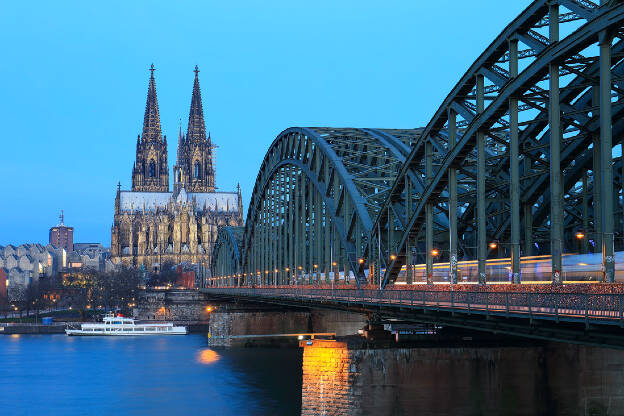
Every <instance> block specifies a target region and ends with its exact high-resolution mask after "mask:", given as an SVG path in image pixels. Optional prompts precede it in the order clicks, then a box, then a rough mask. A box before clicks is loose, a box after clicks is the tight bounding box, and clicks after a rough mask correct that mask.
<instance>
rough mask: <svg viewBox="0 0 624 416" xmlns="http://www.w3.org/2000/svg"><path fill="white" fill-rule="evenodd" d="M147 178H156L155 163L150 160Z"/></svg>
mask: <svg viewBox="0 0 624 416" xmlns="http://www.w3.org/2000/svg"><path fill="white" fill-rule="evenodd" d="M148 176H149V177H150V178H154V177H156V163H154V161H153V160H150V162H149V170H148Z"/></svg>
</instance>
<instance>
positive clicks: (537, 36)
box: [365, 0, 624, 284]
mask: <svg viewBox="0 0 624 416" xmlns="http://www.w3.org/2000/svg"><path fill="white" fill-rule="evenodd" d="M623 23H624V6H622V5H617V4H615V5H614V4H608V5H603V6H600V7H599V6H598V5H596V4H594V3H592V2H590V1H586V0H565V1H564V0H561V1H558V2H556V1H546V0H538V1H534V2H533V3H532V4H531V5H530V6H529V7H528V8H527V9H526V10H525V11H524V12H523V13H522V14H521V15H520V16H519V17H517V18H516V19H515V20H514V21H513V22H512V23H511V24H510V25H509V26H507V28H506V29H505V30H504V31H503V32H502V33H501V34H500V35H499V36H498V37H497V38H496V40H495V41H494V42H493V43H492V44H491V45H490V46H489V47H488V48H487V49H486V50H485V51H484V52H483V53H482V54H481V55H480V57H479V58H478V59H477V61H475V63H474V64H473V65H472V66H471V67H470V68H469V70H468V71H467V72H466V74H465V75H464V76H463V77H462V79H461V80H460V81H459V82H458V84H457V85H456V86H455V87H454V88H453V90H452V91H451V93H450V94H449V95H448V96H447V98H446V99H445V100H444V102H443V103H442V105H441V106H440V107H439V109H438V110H437V112H436V113H435V115H434V117H433V118H432V119H431V121H430V122H429V123H428V125H427V126H426V128H425V129H424V130H423V133H422V135H421V136H420V138H419V140H418V141H417V142H416V143H414V144H413V146H412V150H411V153H410V154H409V156H408V157H407V159H406V162H405V164H404V165H403V167H402V169H401V171H400V173H399V174H398V176H397V180H396V181H395V183H394V185H393V187H392V190H391V191H390V193H389V196H388V198H387V199H386V201H385V203H384V205H383V207H382V208H381V209H380V210H379V215H378V216H377V217H376V220H375V224H374V226H373V227H372V235H371V237H370V238H369V246H368V247H367V248H366V249H365V252H366V253H368V255H369V256H370V257H371V259H369V260H370V261H378V262H381V263H383V262H386V263H387V266H386V268H385V273H384V275H383V277H381V276H380V279H382V280H380V281H382V283H383V284H385V283H388V282H394V281H395V280H396V279H397V277H398V274H399V271H400V270H401V268H402V266H404V265H407V266H408V267H407V270H408V279H409V275H410V270H411V269H410V267H411V266H412V265H413V263H414V262H416V261H418V259H419V257H422V260H424V263H425V264H426V266H425V267H426V276H427V281H428V282H429V283H431V282H432V280H433V261H434V254H433V248H434V246H435V247H436V248H439V249H440V251H441V252H442V256H441V258H442V259H444V260H446V261H447V262H449V264H450V266H449V276H448V279H449V280H451V281H456V279H457V261H458V259H459V254H461V253H460V250H461V251H462V252H463V254H464V255H466V253H467V254H468V255H469V256H472V258H473V259H474V258H475V257H476V259H477V260H478V273H479V282H480V283H485V281H486V279H487V276H486V270H485V265H486V259H487V257H488V256H490V255H491V254H492V253H490V249H489V248H488V243H489V242H490V241H492V240H496V239H505V240H506V241H504V243H505V245H507V247H506V250H505V251H506V252H507V253H509V255H510V257H511V269H512V275H513V280H514V281H515V282H519V280H520V273H519V272H520V266H519V261H520V254H521V246H520V243H521V236H522V234H524V242H525V247H524V251H525V253H524V254H525V255H526V254H530V251H529V253H526V252H527V251H528V250H530V249H531V247H532V245H531V244H532V241H533V236H534V234H536V235H537V236H538V237H539V236H540V235H542V234H543V233H547V234H546V235H545V236H544V235H542V238H544V237H545V238H547V239H548V240H549V241H550V246H551V247H550V249H549V250H548V249H546V250H544V252H546V253H549V254H551V255H552V256H551V257H552V280H553V282H556V283H559V282H561V279H562V277H561V267H562V262H561V257H562V253H563V251H564V248H565V247H568V246H569V243H570V241H569V238H570V235H571V234H572V233H571V231H572V230H574V228H575V227H582V226H583V225H584V226H585V227H588V226H589V224H588V223H587V217H585V222H583V219H582V215H578V214H577V215H576V218H575V216H574V215H573V212H574V211H575V210H576V211H579V212H583V209H582V208H581V207H578V203H579V201H578V198H575V197H574V194H575V191H574V190H575V189H578V183H579V182H581V183H584V184H585V188H584V189H585V191H584V193H587V192H588V184H587V180H585V181H583V180H582V179H581V175H580V173H583V174H584V175H585V176H587V171H588V170H592V171H594V172H596V174H595V175H593V178H597V177H598V176H600V178H599V179H597V180H596V181H594V180H592V182H595V183H596V185H595V186H593V184H592V189H594V199H593V205H594V209H593V210H592V222H595V223H600V233H599V234H600V236H601V240H602V247H601V250H602V252H603V263H604V264H603V268H604V279H605V280H608V281H612V280H613V278H614V261H613V260H614V256H613V253H614V233H615V231H616V230H615V229H614V215H615V210H614V208H613V206H614V202H613V200H614V198H613V191H612V189H613V186H614V182H613V176H614V175H613V158H612V148H613V142H612V134H613V135H615V137H620V136H621V128H622V126H621V124H622V123H621V122H620V121H619V117H620V114H621V112H622V111H623V108H622V102H621V101H620V100H619V98H620V97H621V93H622V89H621V88H620V84H621V80H622V77H621V72H622V58H623V54H622V43H621V42H622V41H621V36H622V34H621V33H620V30H621V28H622V25H623ZM544 31H545V32H546V34H542V33H540V32H544ZM560 33H563V34H565V36H563V37H561V36H560ZM612 97H616V98H617V101H615V102H612V101H613V98H612ZM551 132H557V133H556V134H551ZM551 137H556V138H557V139H556V140H551ZM598 145H600V146H598ZM598 147H600V149H598ZM588 151H591V152H592V154H593V155H592V157H589V156H587V153H588ZM579 158H580V159H579ZM590 162H591V163H590ZM414 178H417V180H416V181H415V180H414ZM422 183H425V188H424V189H423V191H422V192H420V193H415V192H413V191H412V190H413V189H414V188H415V187H416V186H417V185H418V184H422ZM619 187H621V183H620V185H619ZM598 190H600V191H601V192H598ZM605 190H609V191H608V192H606V191H605ZM597 196H598V197H597ZM551 201H555V203H553V204H551V203H550V202H551ZM583 201H584V202H583V207H586V206H587V204H588V198H587V197H586V198H584V199H583ZM568 204H570V205H569V206H568ZM564 208H565V209H564ZM584 212H587V213H589V209H587V208H586V209H585V211H584ZM436 213H445V215H447V216H448V226H447V227H443V226H441V225H440V223H439V222H438V221H434V218H435V215H436ZM598 217H600V218H598ZM521 225H524V227H523V228H524V229H521ZM371 242H376V245H377V247H375V246H374V245H371V244H370V243H371ZM502 243H503V242H501V245H502ZM440 244H444V245H445V247H440V246H439V245H440ZM497 246H498V244H497ZM498 250H500V246H499V248H498ZM375 258H376V260H375Z"/></svg>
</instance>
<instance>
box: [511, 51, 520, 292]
mask: <svg viewBox="0 0 624 416" xmlns="http://www.w3.org/2000/svg"><path fill="white" fill-rule="evenodd" d="M509 74H510V76H511V78H515V77H517V76H518V40H517V39H512V40H510V41H509ZM509 136H510V137H509V138H510V144H509V166H510V170H511V182H510V186H509V188H510V189H509V193H510V196H511V275H512V281H513V283H516V284H518V283H520V174H519V169H520V167H519V163H520V162H519V161H518V157H519V152H518V99H517V98H516V97H512V98H510V99H509Z"/></svg>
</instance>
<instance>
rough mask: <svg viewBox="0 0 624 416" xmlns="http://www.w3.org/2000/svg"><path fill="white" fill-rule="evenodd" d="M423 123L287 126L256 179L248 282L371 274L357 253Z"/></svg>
mask: <svg viewBox="0 0 624 416" xmlns="http://www.w3.org/2000/svg"><path fill="white" fill-rule="evenodd" d="M419 134H420V130H381V129H353V128H340V129H335V128H318V127H317V128H289V129H287V130H285V131H283V132H282V133H281V134H280V135H278V137H277V138H276V139H275V141H274V142H273V144H272V145H271V147H270V149H269V151H268V152H267V154H266V156H265V158H264V160H263V162H262V166H261V168H260V172H259V174H258V177H257V179H256V183H255V186H254V190H253V193H252V198H251V201H250V207H249V210H248V213H247V221H246V225H245V229H244V233H243V237H242V247H241V253H242V256H241V271H242V276H243V282H244V284H247V285H267V284H274V285H287V284H294V283H297V282H300V283H303V282H308V283H310V282H316V283H321V282H328V281H329V280H330V279H333V280H338V278H339V276H340V275H341V274H342V276H347V279H346V281H349V280H354V281H355V282H356V283H357V284H358V285H359V284H361V283H364V282H365V281H366V278H365V273H364V271H363V270H362V269H361V268H360V267H359V260H360V259H361V258H363V257H364V251H363V250H364V247H365V246H366V242H367V239H368V237H369V236H370V233H371V226H372V224H373V218H375V217H376V216H377V213H378V211H379V207H380V206H381V205H382V204H383V201H384V199H385V195H386V194H387V192H388V191H389V190H390V188H391V186H392V184H393V182H394V180H395V177H396V174H397V173H398V171H399V169H400V167H401V166H402V163H403V162H404V160H405V157H406V156H407V154H409V151H410V145H411V144H412V143H413V142H415V141H416V140H417V139H418V137H419Z"/></svg>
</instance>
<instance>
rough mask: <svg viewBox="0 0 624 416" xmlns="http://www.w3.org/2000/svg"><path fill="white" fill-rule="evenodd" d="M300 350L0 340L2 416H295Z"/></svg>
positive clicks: (193, 339) (152, 340) (141, 341)
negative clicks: (203, 415)
mask: <svg viewBox="0 0 624 416" xmlns="http://www.w3.org/2000/svg"><path fill="white" fill-rule="evenodd" d="M301 355H302V352H301V350H299V349H261V348H248V349H242V348H240V349H239V348H230V349H218V350H213V349H211V348H209V347H208V342H207V339H206V336H204V335H187V336H179V337H176V336H173V337H131V338H121V337H67V336H65V335H7V336H0V410H1V411H0V414H2V415H116V416H120V415H130V414H131V415H178V414H180V415H182V414H186V415H198V414H205V415H297V414H300V412H301V380H302V378H301Z"/></svg>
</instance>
